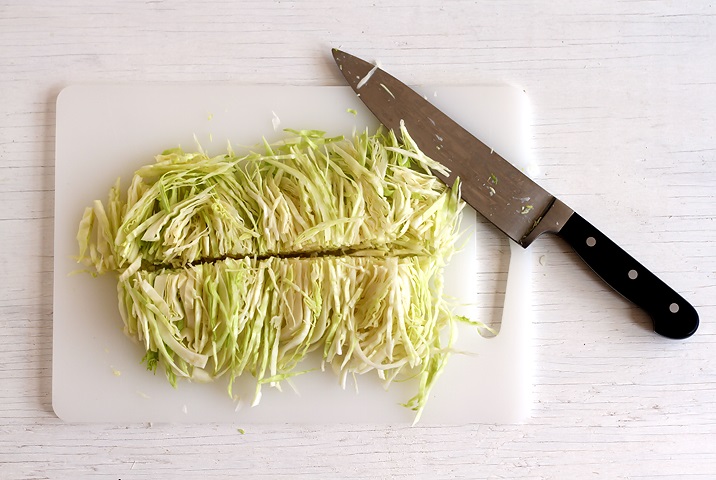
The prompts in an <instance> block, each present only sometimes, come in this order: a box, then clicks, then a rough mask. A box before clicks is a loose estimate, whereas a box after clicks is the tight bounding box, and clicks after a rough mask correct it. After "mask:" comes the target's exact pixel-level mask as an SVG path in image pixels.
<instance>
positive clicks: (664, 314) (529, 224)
mask: <svg viewBox="0 0 716 480" xmlns="http://www.w3.org/2000/svg"><path fill="white" fill-rule="evenodd" d="M333 58H334V59H335V61H336V63H337V64H338V67H339V68H340V70H341V72H342V73H343V76H344V77H345V78H346V80H347V81H348V83H349V84H350V86H351V87H352V88H353V90H355V92H356V93H357V94H358V96H359V98H360V99H361V100H362V101H363V103H365V105H366V106H367V107H368V108H369V109H370V110H371V112H373V114H374V115H375V116H376V117H377V118H378V120H379V121H380V122H381V123H382V124H383V125H385V126H386V127H387V128H390V129H392V130H393V131H395V132H396V135H398V136H399V135H400V133H399V132H400V124H401V122H404V124H405V127H406V128H407V131H408V132H410V136H411V137H412V138H413V140H414V141H415V142H416V144H417V145H418V147H420V149H421V150H422V151H423V152H424V153H425V154H426V155H428V156H429V157H431V158H432V159H434V160H436V161H438V162H440V163H442V164H443V165H445V166H446V167H448V168H449V169H450V175H449V177H448V176H445V175H441V174H440V173H439V172H434V173H435V175H436V176H438V177H439V178H440V179H441V180H443V181H444V182H445V183H447V184H448V185H450V184H451V183H452V181H454V178H456V177H460V178H461V179H462V182H461V189H462V190H461V194H462V198H463V200H465V202H467V203H468V204H470V205H471V206H472V207H473V208H474V209H475V210H477V211H478V212H480V213H481V214H482V215H483V216H484V217H486V218H487V219H488V220H489V221H490V222H492V223H493V224H494V225H495V226H496V227H497V228H499V229H500V230H502V231H503V232H504V233H505V234H506V235H507V236H508V237H510V238H511V239H512V240H514V241H515V242H517V243H518V244H520V245H522V246H523V247H525V248H526V247H528V246H529V245H530V244H531V243H532V242H533V241H534V240H535V239H536V238H537V237H538V236H540V235H541V234H543V233H548V232H549V233H554V234H557V235H559V236H560V237H562V238H563V239H564V240H566V241H567V243H569V244H570V245H571V246H572V248H574V250H575V251H576V252H577V253H578V254H579V255H580V256H581V257H582V259H583V260H584V261H585V262H586V263H587V265H589V266H590V267H591V268H592V270H594V271H595V272H596V273H597V274H598V275H599V276H600V277H601V278H602V279H603V280H604V281H605V282H606V283H608V284H609V285H610V286H611V287H612V288H614V290H616V291H617V292H619V293H620V294H621V295H623V296H624V297H626V298H627V299H628V300H630V301H632V302H633V303H634V304H636V305H638V306H639V307H641V308H642V309H643V310H645V311H646V312H647V313H648V314H649V316H651V318H652V320H653V323H654V331H655V332H656V333H658V334H660V335H663V336H665V337H669V338H675V339H682V338H687V337H689V336H691V335H692V334H693V333H694V332H695V331H696V329H697V328H698V326H699V317H698V314H697V313H696V310H695V309H694V307H693V306H692V305H691V304H689V303H688V302H687V301H686V300H684V298H683V297H681V295H679V294H678V293H676V292H675V291H674V290H673V289H672V288H671V287H669V286H668V285H666V284H665V283H664V282H663V281H661V280H660V279H659V278H657V277H656V275H654V274H653V273H651V272H650V271H649V270H647V269H646V268H645V267H644V266H643V265H641V264H640V263H639V262H637V261H636V260H634V259H633V258H632V257H631V255H629V254H628V253H627V252H625V251H624V250H623V249H622V248H620V247H619V246H618V245H617V244H615V243H614V242H613V241H611V240H610V239H609V238H607V236H606V235H604V234H603V233H602V232H600V231H599V230H597V229H596V228H595V227H594V226H593V225H591V224H590V223H589V222H587V221H586V220H585V219H584V218H582V217H581V216H580V215H579V214H578V213H576V212H574V211H573V210H572V209H571V208H569V207H568V206H567V205H565V204H564V203H563V202H561V201H560V200H559V199H557V198H555V197H554V196H552V195H551V194H550V193H549V192H547V191H546V190H544V189H543V188H542V187H540V186H539V185H537V184H536V183H535V182H533V181H532V180H531V179H530V178H529V177H528V176H527V175H525V174H523V173H522V172H520V171H519V170H518V169H517V168H515V167H514V166H513V165H512V164H510V163H509V162H508V161H506V160H505V159H503V158H502V157H500V155H499V154H498V153H497V152H495V151H493V150H492V149H491V148H490V147H488V146H487V145H485V144H484V143H482V142H481V141H480V140H478V139H477V138H475V137H474V136H473V135H472V134H471V133H470V132H468V131H467V130H465V129H464V128H462V127H461V126H460V125H458V124H457V123H456V122H455V121H454V120H452V119H450V118H449V117H448V116H447V115H445V114H444V113H443V112H441V111H440V110H438V109H437V108H436V107H434V106H433V105H432V104H431V103H430V102H428V101H427V100H426V99H425V98H424V97H422V96H421V95H419V94H418V93H416V92H414V91H413V90H411V89H410V88H409V87H407V86H406V85H405V84H403V83H402V82H400V81H399V80H397V79H396V78H394V77H393V76H391V75H389V74H388V73H386V72H385V71H383V70H381V69H380V68H378V67H376V66H374V65H371V64H370V63H368V62H366V61H364V60H361V59H360V58H357V57H355V56H353V55H350V54H348V53H345V52H342V51H340V50H337V49H333ZM451 179H452V181H451Z"/></svg>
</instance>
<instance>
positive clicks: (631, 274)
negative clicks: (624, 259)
mask: <svg viewBox="0 0 716 480" xmlns="http://www.w3.org/2000/svg"><path fill="white" fill-rule="evenodd" d="M638 276H639V272H637V271H636V270H629V278H630V279H631V280H634V279H635V278H636V277H638Z"/></svg>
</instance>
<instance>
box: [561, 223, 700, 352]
mask: <svg viewBox="0 0 716 480" xmlns="http://www.w3.org/2000/svg"><path fill="white" fill-rule="evenodd" d="M558 235H559V236H561V237H562V238H563V239H564V240H566V241H567V243H569V245H570V246H571V247H572V248H574V250H575V251H576V252H577V253H578V254H579V256H580V257H582V259H583V260H584V261H585V262H586V264H587V265H589V266H590V267H591V269H592V270H594V272H595V273H597V275H599V276H600V277H602V279H603V280H604V281H605V282H607V283H608V284H609V285H610V286H611V287H612V288H613V289H614V290H616V291H617V292H618V293H620V294H621V295H623V296H624V297H625V298H626V299H627V300H630V301H631V302H633V303H634V304H636V305H637V306H638V307H641V308H642V309H643V310H644V311H646V313H648V314H649V316H650V317H651V319H652V321H653V322H654V331H655V332H656V333H658V334H659V335H663V336H665V337H669V338H675V339H682V338H687V337H690V336H691V335H692V334H693V333H694V332H695V331H696V329H697V328H698V326H699V315H698V314H697V313H696V309H695V308H694V307H693V306H692V305H691V304H690V303H689V302H687V301H686V300H684V298H683V297H682V296H681V295H679V294H678V293H676V292H675V291H674V290H673V289H672V288H671V287H669V286H668V285H667V284H665V283H664V282H662V281H661V280H660V279H659V278H658V277H657V276H656V275H654V274H653V273H651V272H650V271H649V270H647V269H646V268H644V266H643V265H641V264H640V263H639V262H637V261H636V260H634V258H632V256H631V255H629V254H628V253H627V252H625V251H624V250H622V248H620V247H619V246H618V245H617V244H616V243H614V242H612V241H611V240H609V238H608V237H607V236H606V235H604V234H603V233H602V232H600V231H599V230H597V229H596V228H595V227H594V226H593V225H592V224H590V223H589V222H588V221H586V220H585V219H584V218H582V217H581V216H580V215H579V214H577V213H576V212H575V213H573V214H572V216H571V217H569V220H567V222H566V223H565V224H564V226H563V227H562V229H561V230H560V232H559V233H558Z"/></svg>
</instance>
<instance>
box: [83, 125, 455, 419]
mask: <svg viewBox="0 0 716 480" xmlns="http://www.w3.org/2000/svg"><path fill="white" fill-rule="evenodd" d="M288 132H289V133H290V135H289V136H287V138H285V139H284V140H283V141H281V142H278V143H276V144H271V145H269V144H267V143H266V142H264V145H263V146H262V150H263V152H261V153H250V154H248V155H244V156H237V155H236V154H235V153H234V152H233V151H232V150H231V149H230V148H229V151H228V153H227V154H225V155H220V156H215V157H210V156H208V155H207V154H206V153H205V152H203V151H199V152H196V153H186V152H184V151H182V150H181V149H173V150H168V151H165V152H163V153H162V154H161V155H159V156H157V157H156V163H154V164H152V165H148V166H145V167H142V168H140V169H139V170H138V171H137V172H136V173H135V175H134V178H133V179H132V182H131V184H130V186H129V188H128V191H127V193H126V195H122V194H121V193H120V182H119V180H118V181H117V183H116V184H115V185H114V187H113V188H112V189H111V190H110V193H109V199H108V201H107V203H106V204H103V203H102V202H101V201H95V202H94V204H93V206H92V207H88V208H87V209H86V210H85V213H84V215H83V218H82V220H81V222H80V227H79V232H78V235H77V240H78V243H79V257H78V258H79V261H80V262H82V263H84V264H85V265H87V266H89V267H91V268H92V270H93V273H100V274H101V273H104V272H109V271H112V272H116V273H117V274H118V276H119V281H118V294H119V308H120V312H121V315H122V318H123V320H124V326H125V332H126V333H127V334H128V335H129V336H131V337H133V338H135V339H136V340H138V341H139V342H141V344H142V345H143V346H144V348H145V350H146V355H145V357H144V361H145V362H146V364H147V368H149V369H152V370H155V369H156V368H157V365H158V364H161V365H163V367H164V369H165V371H166V374H167V377H168V378H169V380H170V381H171V382H172V384H174V385H175V384H176V379H177V378H178V377H186V378H189V379H195V380H210V379H214V378H218V377H221V376H228V378H229V387H228V388H229V395H232V385H233V382H234V380H235V379H236V378H237V377H239V376H240V375H243V374H245V373H248V374H250V375H252V376H253V377H254V378H255V379H256V396H255V398H254V404H257V403H258V402H259V399H260V397H261V387H262V385H266V384H268V385H270V386H274V387H280V384H281V382H283V381H284V380H287V379H288V378H289V377H291V376H292V375H295V374H297V373H302V372H301V371H300V363H301V361H302V360H303V359H304V358H305V357H306V355H307V354H308V353H309V352H312V351H317V352H320V355H321V356H322V360H323V364H324V365H326V364H328V365H329V366H331V367H332V368H333V370H334V371H336V372H337V373H338V375H339V378H340V381H341V384H342V385H343V386H345V382H346V378H347V376H348V375H349V374H363V373H367V372H370V371H373V370H375V371H376V372H377V375H378V376H379V377H380V378H381V379H383V380H384V381H385V382H386V385H387V384H389V383H390V382H391V381H393V380H395V379H402V378H409V377H417V379H418V385H417V392H416V394H415V396H414V397H413V398H411V399H409V400H408V401H407V402H406V403H405V405H406V406H407V407H410V408H412V409H414V410H415V411H416V412H417V414H416V421H417V419H418V418H419V416H420V413H421V412H422V410H423V408H424V406H425V402H426V401H427V399H428V395H429V392H430V389H431V387H432V386H433V385H434V382H435V380H436V378H437V376H438V375H439V373H440V371H441V370H442V369H443V367H444V365H445V362H446V360H447V356H448V354H449V350H450V346H451V344H452V341H453V339H454V331H455V330H454V324H455V322H456V321H458V320H460V318H459V317H457V316H455V315H454V314H452V312H451V310H450V308H449V305H447V303H446V302H445V300H444V299H443V292H442V269H443V267H444V266H445V264H446V262H447V261H448V259H449V258H450V256H451V255H452V253H453V251H454V248H455V241H456V238H457V237H458V234H459V232H458V229H459V223H460V212H461V210H462V208H463V206H464V204H463V202H462V201H461V200H460V192H459V183H458V182H457V181H456V184H455V185H454V186H453V187H452V188H449V187H447V186H446V185H445V184H444V183H442V182H441V181H439V180H438V179H437V178H436V177H435V176H433V175H432V174H431V173H430V172H431V170H438V171H441V172H444V173H447V170H446V169H445V168H444V167H443V166H442V165H440V164H438V163H436V162H434V161H433V160H431V159H429V158H428V157H426V156H425V155H424V154H423V153H422V152H421V151H420V150H419V149H418V147H417V145H415V143H414V142H413V140H412V139H411V138H410V135H409V134H408V132H407V131H406V130H405V128H404V127H402V130H401V137H402V141H399V140H398V139H397V138H396V136H395V135H394V133H393V132H386V131H384V130H382V129H379V130H378V131H377V132H376V133H375V134H372V135H370V134H368V133H367V132H363V133H359V134H355V135H354V136H353V138H352V139H344V138H342V137H339V138H326V137H325V135H324V133H323V132H318V131H300V132H299V131H288Z"/></svg>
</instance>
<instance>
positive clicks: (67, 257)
mask: <svg viewBox="0 0 716 480" xmlns="http://www.w3.org/2000/svg"><path fill="white" fill-rule="evenodd" d="M419 91H421V93H424V94H425V95H426V96H427V97H429V98H430V100H431V101H432V102H433V103H434V104H436V105H437V106H438V107H439V108H441V109H443V110H444V111H445V112H446V113H448V114H449V115H451V116H452V117H453V118H455V119H456V120H457V121H458V122H460V123H461V124H462V125H463V126H465V127H466V128H467V129H468V130H471V131H473V132H475V133H478V134H479V136H480V137H481V138H482V139H483V140H484V141H485V142H486V143H488V144H489V145H490V146H491V147H493V148H494V149H495V150H496V151H498V152H500V153H501V154H502V155H503V156H504V157H506V158H509V159H510V160H511V161H513V162H515V164H517V165H518V166H521V167H523V168H524V167H525V166H526V162H527V153H528V152H527V150H526V146H525V145H526V144H527V138H526V113H527V112H526V108H527V103H526V99H525V96H524V94H523V93H522V92H521V91H519V90H516V89H514V88H511V87H504V86H470V87H439V88H433V87H425V88H422V89H419ZM348 108H353V109H355V110H356V111H357V115H353V114H351V113H349V112H347V109H348ZM279 121H280V125H275V124H276V123H278V122H279ZM375 125H376V121H375V119H374V118H373V117H372V115H371V114H370V113H369V112H368V111H367V110H366V109H365V107H363V105H362V103H361V102H360V101H358V99H357V98H356V97H355V95H354V94H353V93H352V92H351V91H350V89H349V88H348V87H286V86H235V85H220V86H216V85H152V86H119V85H93V86H71V87H68V88H66V89H65V90H63V91H62V92H61V94H60V96H59V97H58V100H57V144H56V145H57V157H56V166H55V180H56V191H55V195H56V197H55V276H54V281H55V288H54V327H53V334H54V344H53V345H54V348H53V386H52V388H53V391H52V396H53V407H54V410H55V412H56V413H57V415H58V416H59V417H60V418H62V419H63V420H66V421H69V422H234V423H236V424H238V425H247V424H252V423H254V424H256V423H311V424H317V423H323V424H325V423H392V424H409V423H411V422H412V420H413V412H411V411H410V410H408V409H406V408H404V407H402V406H400V405H399V404H400V403H401V402H404V401H406V400H407V399H408V398H410V397H411V396H412V395H413V393H414V391H415V388H416V385H415V383H414V382H412V381H407V382H403V383H396V384H393V385H392V386H391V387H390V389H389V390H388V391H387V392H386V391H385V390H384V389H383V388H382V385H381V384H380V382H379V381H378V380H377V378H376V376H375V374H374V373H372V374H366V375H363V376H361V377H359V378H358V392H359V393H356V390H355V387H354V385H352V384H351V383H350V382H349V385H348V387H347V388H346V390H342V389H341V388H340V386H339V385H338V381H337V377H336V376H335V375H334V374H333V373H332V372H331V371H330V370H327V371H326V372H320V371H316V372H311V373H308V374H305V375H301V376H298V377H296V378H295V379H294V385H295V387H296V389H297V391H298V394H297V393H295V392H294V391H292V390H291V389H290V388H288V387H287V386H286V388H285V389H284V391H283V392H278V391H276V390H274V389H271V388H264V390H263V392H264V394H263V398H262V400H261V403H260V405H259V406H257V407H253V408H251V407H250V403H251V400H252V388H253V384H252V382H248V381H247V382H239V384H238V387H235V390H237V389H238V392H239V393H240V395H241V400H240V402H239V403H238V405H237V404H236V403H234V402H233V401H232V400H231V399H230V398H229V397H228V394H227V393H226V382H225V381H218V382H216V383H214V384H196V383H188V382H180V384H179V388H178V389H176V390H174V389H173V388H172V387H170V386H169V384H168V382H167V381H166V379H165V378H164V375H163V373H162V372H158V373H157V375H156V376H155V375H152V373H151V372H148V371H146V370H145V369H144V366H143V365H141V364H140V359H141V358H142V356H143V352H142V348H141V347H140V346H139V345H137V344H135V343H133V342H132V341H131V340H130V339H129V338H127V337H125V336H124V334H123V332H122V321H121V319H120V317H119V314H118V312H117V299H116V281H115V279H114V278H113V277H112V276H111V275H108V276H104V277H100V278H92V277H91V276H89V275H86V274H76V275H69V274H70V272H72V271H74V270H76V269H78V268H79V267H78V265H77V264H75V263H74V261H72V259H71V257H72V256H73V255H75V254H76V248H77V247H76V242H75V235H76V232H77V225H78V222H79V219H80V217H81V215H82V212H83V210H84V207H85V206H88V205H90V204H91V202H92V201H93V200H94V199H102V200H104V199H105V198H106V195H107V192H108V190H109V187H110V186H111V185H112V184H113V182H114V180H115V179H116V178H117V177H122V179H123V181H124V183H123V188H126V186H127V185H128V180H129V179H130V178H131V175H132V173H133V171H134V170H135V169H136V168H138V167H139V166H141V165H143V164H146V163H151V162H153V156H154V155H156V154H157V153H159V152H161V151H162V150H164V149H166V148H171V147H175V146H177V145H182V146H183V147H185V148H186V149H193V148H195V145H196V143H195V140H194V138H195V137H196V139H198V141H199V142H200V143H201V145H202V146H203V148H204V149H205V150H207V151H208V152H209V153H213V154H219V153H223V152H225V151H226V150H225V149H226V144H227V141H231V143H232V144H233V145H234V146H235V148H237V151H240V148H238V147H236V145H254V144H256V143H257V140H259V139H260V138H261V137H262V136H265V137H267V139H268V140H269V141H271V140H274V139H278V138H280V137H281V136H282V135H283V134H282V132H281V129H283V128H293V129H321V130H325V131H327V132H328V134H330V135H334V134H345V135H350V133H351V132H352V130H353V128H359V129H362V128H365V127H366V126H371V128H373V127H374V126H375ZM275 127H277V128H275ZM464 181H470V179H464ZM463 226H464V227H466V229H467V233H468V234H470V235H471V236H472V237H471V239H472V241H469V242H467V245H466V247H465V248H464V249H463V250H462V251H461V252H460V253H459V254H457V255H455V256H454V257H453V260H452V262H451V264H450V265H449V266H448V268H447V269H446V273H445V275H446V293H447V294H448V295H450V296H454V297H456V298H457V299H459V301H460V302H461V303H464V304H467V305H468V306H466V307H462V308H461V310H460V311H461V312H462V313H464V314H466V315H468V316H470V317H472V318H475V319H477V320H480V318H478V317H476V312H477V308H475V303H476V301H477V295H476V293H477V272H478V271H479V269H480V268H481V267H480V265H478V263H477V260H476V257H477V248H479V247H478V246H477V245H476V242H475V232H476V230H475V229H476V228H482V229H485V228H493V227H491V226H489V225H487V224H486V223H484V222H476V221H475V213H474V211H473V210H471V209H468V211H467V212H466V214H465V219H464V221H463ZM505 242H506V243H507V241H506V240H505ZM510 244H511V247H510V249H509V251H511V258H510V260H509V262H510V263H509V276H508V280H507V287H506V288H507V289H506V294H505V299H506V300H505V306H504V311H503V319H502V328H501V331H500V333H499V335H498V336H497V337H495V338H491V339H486V338H482V337H481V336H480V335H479V334H478V333H477V332H476V331H475V330H474V329H472V328H468V327H461V331H460V338H459V341H458V344H457V345H456V349H457V350H460V351H463V352H466V353H464V354H455V355H453V356H452V357H451V358H450V361H449V363H448V366H447V368H446V369H445V371H444V373H443V375H442V376H441V377H440V379H439V380H438V382H437V385H436V386H435V388H434V390H433V394H432V396H431V399H430V401H429V402H428V405H427V408H426V409H425V412H424V414H423V418H422V420H421V424H464V423H472V422H487V423H495V422H496V423H502V422H518V421H520V420H521V419H523V418H524V417H525V416H526V414H527V413H528V409H529V405H530V398H529V393H530V390H531V389H530V375H529V363H530V359H529V348H528V339H529V327H530V324H531V321H530V291H529V280H530V261H529V254H528V252H526V251H524V250H522V248H520V247H517V246H516V245H514V244H512V243H511V242H510ZM483 248H485V247H483ZM492 248H494V247H492ZM503 251H508V249H503ZM495 254H496V255H497V254H499V252H495ZM470 304H471V305H472V306H469V305H470ZM237 406H238V409H237Z"/></svg>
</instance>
